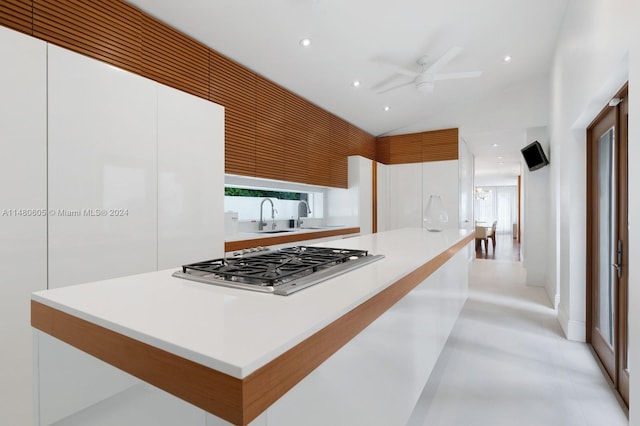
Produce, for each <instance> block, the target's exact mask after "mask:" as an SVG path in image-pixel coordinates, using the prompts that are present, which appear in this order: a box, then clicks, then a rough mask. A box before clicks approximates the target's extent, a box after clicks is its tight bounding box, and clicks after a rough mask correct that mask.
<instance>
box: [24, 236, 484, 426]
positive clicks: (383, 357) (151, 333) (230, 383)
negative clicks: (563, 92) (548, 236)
mask: <svg viewBox="0 0 640 426" xmlns="http://www.w3.org/2000/svg"><path fill="white" fill-rule="evenodd" d="M472 241H473V233H470V232H468V231H454V230H451V231H444V232H441V233H431V232H428V231H426V230H423V229H400V230H395V231H389V232H383V233H379V234H372V235H364V236H359V237H355V238H350V239H346V240H336V241H331V242H327V243H321V244H319V245H321V246H326V247H338V248H349V249H361V250H368V251H370V252H371V253H373V254H383V255H384V256H385V258H384V259H382V260H379V261H377V262H374V263H372V264H369V265H367V266H364V267H362V268H360V269H356V270H353V271H350V272H348V273H347V274H344V275H341V276H338V277H336V278H332V279H331V280H329V281H325V282H323V283H320V284H317V285H315V286H313V287H310V288H307V289H305V290H303V291H300V292H297V293H295V294H293V295H291V296H286V297H284V296H277V295H273V294H265V293H257V292H251V291H245V290H239V289H231V288H225V287H219V286H212V285H207V284H202V283H197V282H193V281H187V280H181V279H178V278H175V277H172V276H171V273H172V272H174V271H173V270H165V271H158V272H153V273H146V274H140V275H135V276H130V277H124V278H118V279H112V280H106V281H100V282H94V283H87V284H81V285H77V286H71V287H62V288H58V289H53V290H47V291H42V292H37V293H34V294H33V296H32V314H31V318H32V325H33V327H34V329H35V331H34V350H35V352H36V357H35V359H37V365H36V375H35V377H36V383H35V385H36V386H37V388H38V392H36V395H39V399H38V400H36V401H35V407H34V408H35V411H36V416H35V418H36V419H38V421H39V424H41V425H48V424H53V423H56V422H57V423H56V424H59V425H108V424H136V425H146V424H149V425H152V424H153V425H154V426H155V425H165V424H166V425H172V424H180V425H192V424H193V425H201V426H205V425H206V426H213V425H227V424H239V425H246V424H251V425H261V426H267V425H268V426H280V425H300V424H305V425H312V424H318V425H325V424H336V425H348V424H367V425H373V424H379V425H387V426H388V425H393V424H398V425H401V424H405V423H406V421H407V419H408V418H409V416H410V415H411V412H412V410H413V406H414V405H415V403H416V401H417V399H418V397H419V395H420V393H421V391H422V388H423V387H424V385H425V383H426V381H427V379H428V377H429V374H430V372H431V369H432V368H433V366H434V365H435V362H436V360H437V358H438V356H439V353H440V351H441V349H442V347H443V346H444V343H445V341H446V339H447V337H448V334H449V332H450V330H451V328H452V327H453V324H454V323H455V320H456V318H457V316H458V313H459V311H460V309H461V307H462V304H463V303H464V300H465V299H466V291H467V283H468V276H467V274H468V262H469V259H470V251H469V250H470V243H471V242H472ZM390 395H391V396H390Z"/></svg>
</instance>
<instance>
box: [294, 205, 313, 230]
mask: <svg viewBox="0 0 640 426" xmlns="http://www.w3.org/2000/svg"><path fill="white" fill-rule="evenodd" d="M309 213H311V208H310V207H309V203H307V201H306V200H300V202H299V203H298V220H297V221H296V226H297V227H298V228H300V227H301V226H302V219H300V218H301V217H308V214H309Z"/></svg>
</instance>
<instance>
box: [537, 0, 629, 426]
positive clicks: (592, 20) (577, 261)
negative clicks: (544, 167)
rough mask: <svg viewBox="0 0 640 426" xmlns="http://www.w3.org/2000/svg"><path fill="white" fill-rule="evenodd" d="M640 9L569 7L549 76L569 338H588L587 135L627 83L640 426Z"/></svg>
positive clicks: (562, 317) (558, 276)
mask: <svg viewBox="0 0 640 426" xmlns="http://www.w3.org/2000/svg"><path fill="white" fill-rule="evenodd" d="M639 21H640V2H638V1H635V0H573V1H571V2H570V3H569V7H568V9H567V14H566V16H565V21H564V24H563V29H562V31H561V34H560V36H559V39H558V46H557V49H556V53H555V58H554V61H553V66H552V70H551V85H552V86H551V120H550V140H551V155H552V157H553V160H552V162H551V168H550V173H551V176H550V177H551V196H552V198H551V209H552V222H553V223H552V229H553V234H552V244H551V247H550V249H551V251H552V252H553V257H552V258H551V268H552V269H551V271H552V276H551V280H552V283H551V285H558V287H559V291H560V305H559V309H558V319H559V321H560V324H561V326H562V329H563V330H564V332H565V333H566V335H567V336H568V337H569V338H570V339H575V340H583V339H584V337H585V314H586V299H585V297H586V295H585V278H586V277H585V266H586V265H585V242H586V241H585V235H584V234H585V227H586V223H585V220H586V219H585V218H586V207H585V206H586V196H585V194H586V184H585V183H586V172H585V158H586V150H585V140H586V128H587V127H588V125H589V123H590V122H591V120H592V119H593V118H594V117H595V116H596V115H597V113H598V112H599V111H600V110H601V109H602V108H603V107H604V106H605V105H606V103H607V102H608V100H609V99H610V98H611V97H612V96H613V95H614V94H615V93H616V91H617V90H618V89H619V88H620V86H621V85H622V84H623V83H624V82H625V81H626V80H627V79H628V81H629V99H630V104H629V164H630V170H629V184H630V187H629V189H630V190H629V233H630V235H629V238H630V244H629V258H630V259H632V260H631V262H630V263H631V264H630V265H628V267H629V282H630V297H629V312H630V314H629V315H630V318H629V324H630V332H629V341H630V364H631V366H632V372H631V389H630V392H631V401H630V416H629V420H630V421H629V423H630V425H640V414H639V413H640V408H638V407H640V391H639V389H640V375H638V374H634V370H633V366H638V365H640V289H639V288H638V286H637V285H634V284H637V283H638V282H640V268H638V267H637V264H636V263H634V260H633V259H638V258H639V256H640V249H638V247H639V246H640V231H639V230H638V227H637V225H636V223H635V221H636V220H637V218H638V217H640V194H638V192H637V191H635V189H636V186H637V182H640V172H639V171H638V168H637V167H634V165H635V164H638V163H639V162H640V148H639V147H638V145H639V144H638V138H639V137H640V90H638V89H637V87H639V86H640V42H639V40H640V26H639V25H638V24H637V23H638V22H639Z"/></svg>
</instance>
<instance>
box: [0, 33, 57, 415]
mask: <svg viewBox="0 0 640 426" xmlns="http://www.w3.org/2000/svg"><path fill="white" fill-rule="evenodd" d="M46 53H47V52H46V44H45V43H44V42H42V41H40V40H36V39H34V38H31V37H28V36H25V35H24V34H21V33H18V32H15V31H12V30H9V29H7V28H4V27H1V26H0V57H1V58H2V61H3V65H2V66H0V146H1V148H0V276H1V277H2V281H1V282H0V336H2V337H1V343H0V345H1V349H0V413H2V414H1V417H2V421H1V422H2V423H3V424H8V425H9V424H10V425H25V424H31V417H32V409H31V401H32V397H31V359H32V355H31V326H30V320H29V312H30V310H29V299H30V294H31V292H33V291H37V290H44V289H46V288H47V218H46V208H47V181H46V170H47V168H46V166H47V145H46V143H47V133H46V132H47V127H46V123H47V120H46V118H47V117H46V100H47V86H46V84H47V80H46V76H47V74H46V72H47V64H46V58H47V55H46Z"/></svg>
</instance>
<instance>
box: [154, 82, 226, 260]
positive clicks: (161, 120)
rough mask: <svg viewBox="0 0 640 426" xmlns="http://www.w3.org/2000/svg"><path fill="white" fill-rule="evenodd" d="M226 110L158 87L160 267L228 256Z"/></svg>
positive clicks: (166, 88) (173, 90) (202, 100)
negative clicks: (225, 242)
mask: <svg viewBox="0 0 640 426" xmlns="http://www.w3.org/2000/svg"><path fill="white" fill-rule="evenodd" d="M223 170H224V109H223V107H222V106H220V105H217V104H214V103H211V102H208V101H205V100H204V99H200V98H197V97H195V96H191V95H188V94H186V93H184V92H180V91H178V90H175V89H171V88H169V87H166V86H159V88H158V269H166V268H172V267H176V266H179V265H184V264H186V263H193V262H196V261H200V260H206V259H213V258H216V257H222V256H223V255H224V206H223V203H222V200H223V198H224V174H223Z"/></svg>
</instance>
